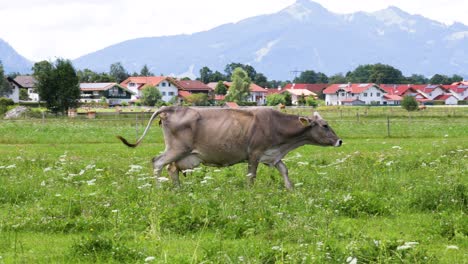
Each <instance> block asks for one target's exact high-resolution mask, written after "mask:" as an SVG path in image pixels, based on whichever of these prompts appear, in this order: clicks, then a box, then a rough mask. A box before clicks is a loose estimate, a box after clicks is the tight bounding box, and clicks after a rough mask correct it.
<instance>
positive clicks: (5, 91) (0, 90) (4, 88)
mask: <svg viewBox="0 0 468 264" xmlns="http://www.w3.org/2000/svg"><path fill="white" fill-rule="evenodd" d="M12 92H13V87H11V85H10V83H9V82H8V81H7V79H6V78H5V72H4V70H3V64H2V61H0V97H2V96H7V95H10V94H11V93H12Z"/></svg>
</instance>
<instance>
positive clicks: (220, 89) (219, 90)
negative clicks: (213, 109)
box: [214, 81, 227, 95]
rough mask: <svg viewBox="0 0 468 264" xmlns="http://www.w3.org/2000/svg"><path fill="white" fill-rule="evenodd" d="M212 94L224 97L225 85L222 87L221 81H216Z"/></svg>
mask: <svg viewBox="0 0 468 264" xmlns="http://www.w3.org/2000/svg"><path fill="white" fill-rule="evenodd" d="M214 92H215V94H222V95H225V94H226V93H227V87H226V85H224V82H223V81H218V84H216V87H215V90H214Z"/></svg>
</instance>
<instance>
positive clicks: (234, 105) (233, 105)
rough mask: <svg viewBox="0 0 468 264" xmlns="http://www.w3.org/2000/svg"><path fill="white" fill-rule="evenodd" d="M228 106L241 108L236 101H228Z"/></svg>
mask: <svg viewBox="0 0 468 264" xmlns="http://www.w3.org/2000/svg"><path fill="white" fill-rule="evenodd" d="M226 106H227V107H229V108H239V105H238V104H237V103H236V102H226Z"/></svg>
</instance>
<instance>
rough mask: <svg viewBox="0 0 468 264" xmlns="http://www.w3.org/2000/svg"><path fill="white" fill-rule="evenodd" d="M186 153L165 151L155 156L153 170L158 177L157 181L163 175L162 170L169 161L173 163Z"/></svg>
mask: <svg viewBox="0 0 468 264" xmlns="http://www.w3.org/2000/svg"><path fill="white" fill-rule="evenodd" d="M183 155H184V153H180V152H165V153H163V154H161V155H159V156H157V157H155V158H153V172H154V176H155V177H156V181H157V180H158V178H159V177H161V171H162V169H163V168H164V166H166V165H167V164H169V163H172V162H174V161H176V160H178V159H180V158H181V157H182V156H183Z"/></svg>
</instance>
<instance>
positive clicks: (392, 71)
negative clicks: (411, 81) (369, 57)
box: [367, 63, 405, 84]
mask: <svg viewBox="0 0 468 264" xmlns="http://www.w3.org/2000/svg"><path fill="white" fill-rule="evenodd" d="M404 80H405V77H404V76H403V74H402V73H401V71H400V70H398V69H396V68H394V67H392V66H390V65H386V64H382V63H377V64H374V65H373V66H372V70H371V75H370V76H369V79H368V81H367V82H370V83H377V84H382V83H402V82H403V81H404Z"/></svg>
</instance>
